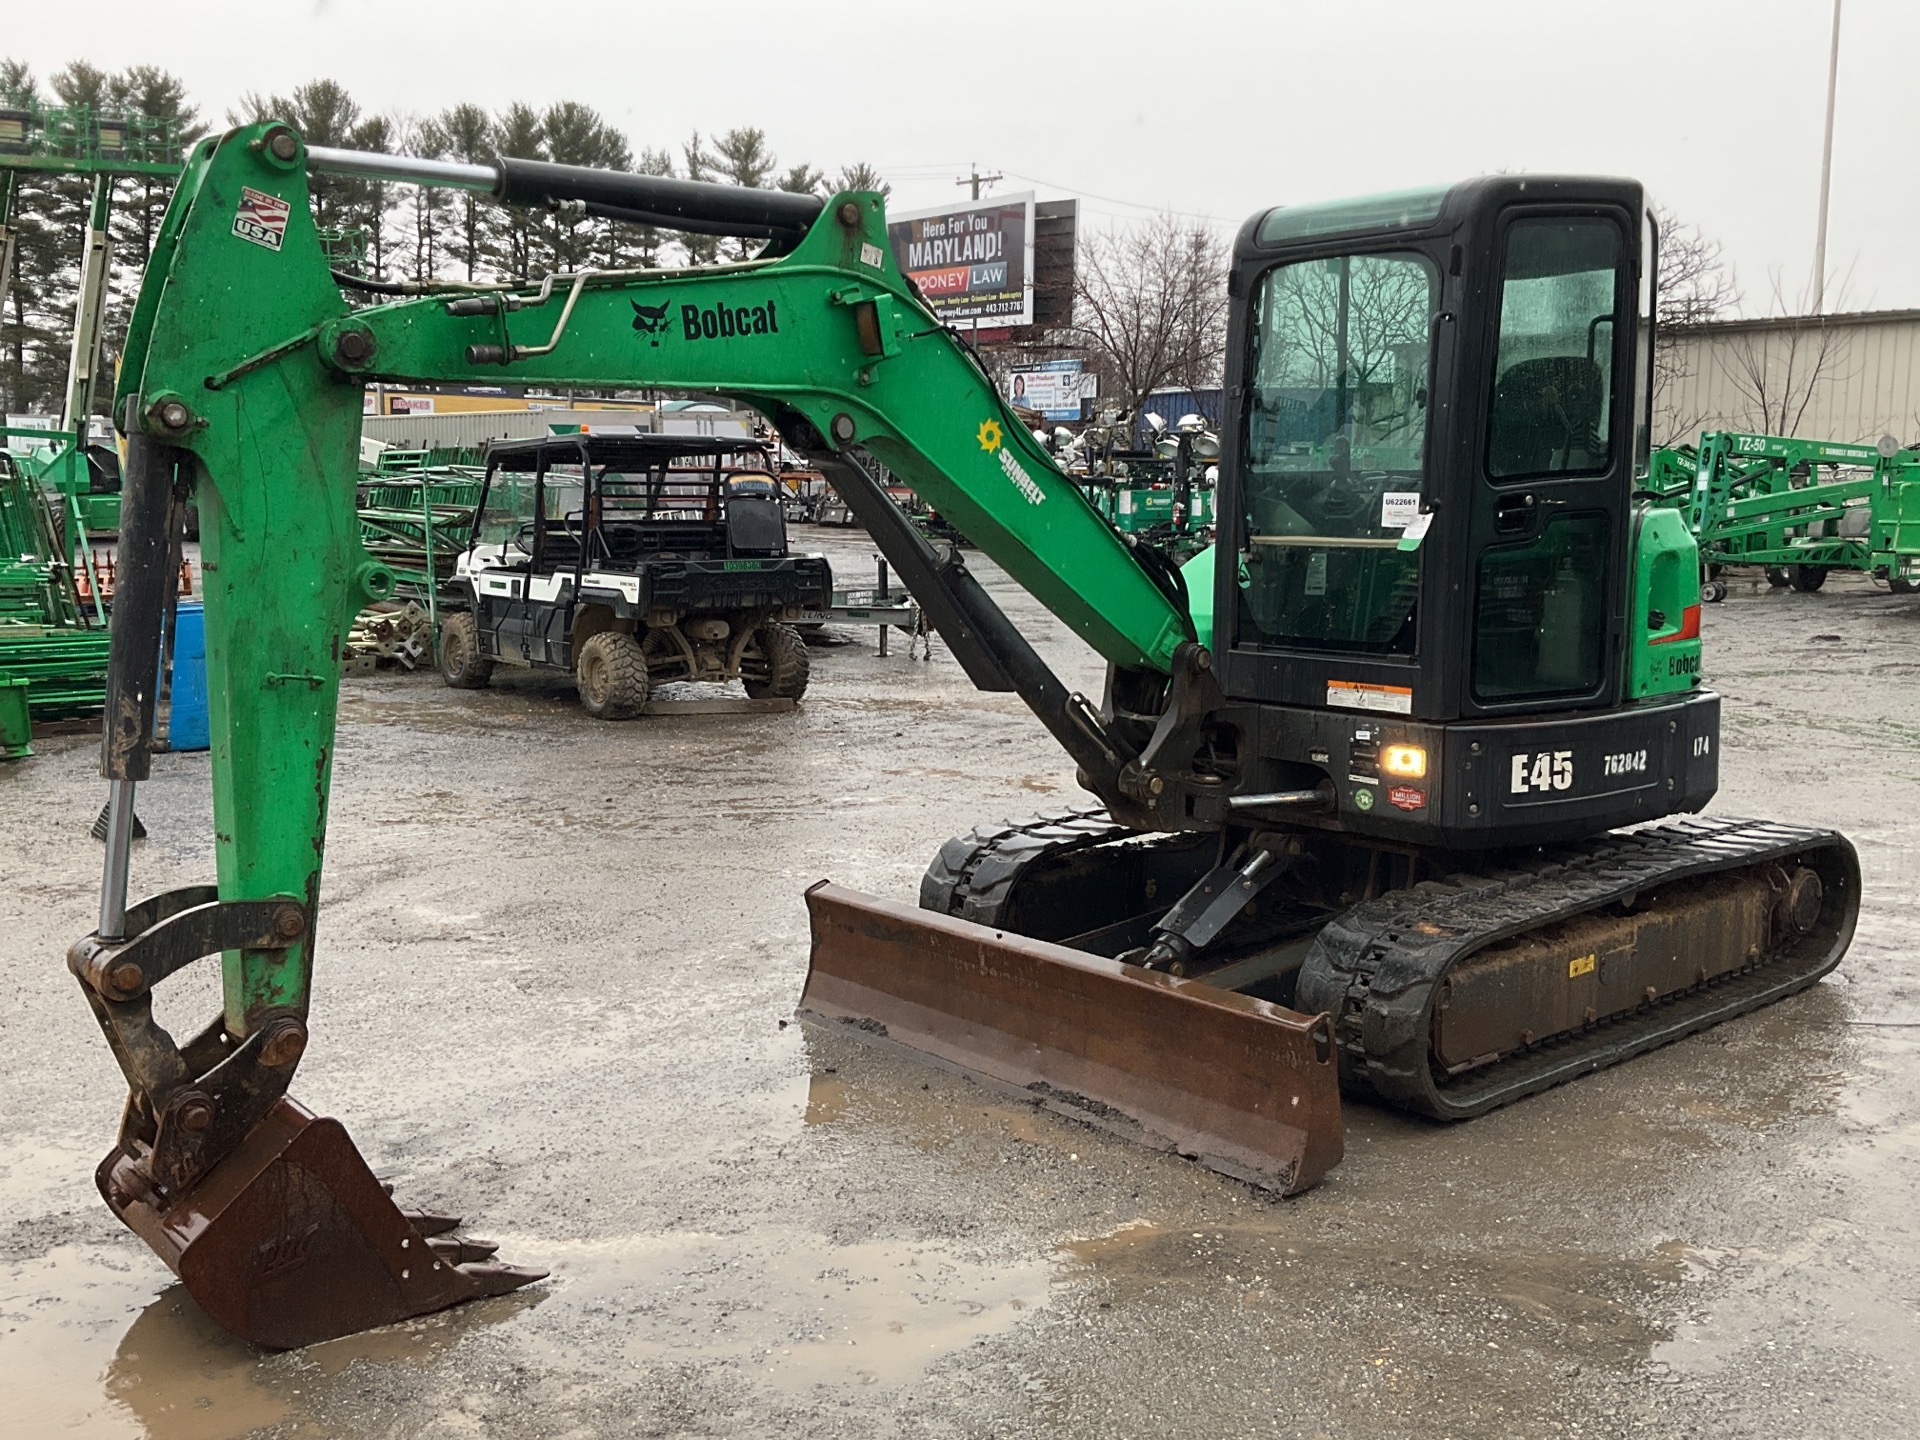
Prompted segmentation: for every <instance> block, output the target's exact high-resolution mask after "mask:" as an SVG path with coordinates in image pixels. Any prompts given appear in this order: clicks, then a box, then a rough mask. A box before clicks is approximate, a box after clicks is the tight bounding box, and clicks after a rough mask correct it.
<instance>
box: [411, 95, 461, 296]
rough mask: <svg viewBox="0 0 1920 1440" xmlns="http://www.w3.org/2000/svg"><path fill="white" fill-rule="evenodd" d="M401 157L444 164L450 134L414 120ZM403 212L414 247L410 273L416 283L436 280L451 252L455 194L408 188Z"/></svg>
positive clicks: (433, 187)
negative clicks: (449, 229) (449, 233)
mask: <svg viewBox="0 0 1920 1440" xmlns="http://www.w3.org/2000/svg"><path fill="white" fill-rule="evenodd" d="M398 144H399V148H400V153H401V154H403V155H418V156H419V157H420V158H421V159H423V160H444V159H446V158H447V151H448V149H449V148H450V147H449V145H448V141H447V132H446V130H445V129H444V128H443V127H442V126H441V123H440V121H439V120H437V119H432V118H429V119H426V120H410V121H408V122H406V123H405V124H404V125H403V126H402V127H401V130H400V138H399V141H398ZM401 209H402V211H403V213H404V214H405V215H406V217H407V237H408V243H409V245H410V247H411V252H412V253H411V255H410V257H409V260H408V263H407V266H406V271H407V274H408V275H409V276H410V277H411V278H412V279H414V280H416V281H426V280H431V279H433V278H434V277H435V276H436V275H438V274H439V273H440V261H441V257H442V255H443V254H445V253H446V251H447V250H448V249H450V248H451V247H450V245H449V244H448V239H447V226H448V222H449V220H450V219H451V218H452V216H453V212H454V199H453V196H452V194H451V193H450V192H449V191H447V190H444V189H442V188H441V187H439V186H438V185H414V186H410V187H408V190H407V192H406V199H405V200H403V201H402V202H401Z"/></svg>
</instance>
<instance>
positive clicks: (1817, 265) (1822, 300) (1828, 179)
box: [1813, 0, 1840, 315]
mask: <svg viewBox="0 0 1920 1440" xmlns="http://www.w3.org/2000/svg"><path fill="white" fill-rule="evenodd" d="M1839 78H1840V0H1833V43H1832V45H1831V46H1830V47H1829V48H1828V50H1827V131H1826V138H1825V140H1823V141H1822V142H1821V146H1820V233H1819V235H1818V236H1817V237H1816V238H1815V239H1814V242H1813V313H1814V314H1816V315H1822V314H1825V313H1826V309H1827V192H1828V190H1829V189H1830V188H1831V187H1832V185H1833V95H1834V86H1835V82H1836V81H1837V80H1838V79H1839Z"/></svg>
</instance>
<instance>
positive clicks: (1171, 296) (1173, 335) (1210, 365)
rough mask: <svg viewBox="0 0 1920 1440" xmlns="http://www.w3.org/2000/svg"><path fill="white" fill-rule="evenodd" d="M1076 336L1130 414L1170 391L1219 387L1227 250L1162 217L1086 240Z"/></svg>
mask: <svg viewBox="0 0 1920 1440" xmlns="http://www.w3.org/2000/svg"><path fill="white" fill-rule="evenodd" d="M1073 331H1074V333H1075V335H1076V336H1077V337H1078V338H1079V339H1081V340H1082V341H1083V342H1084V343H1085V344H1086V345H1087V347H1088V348H1089V349H1090V350H1091V351H1092V352H1093V355H1094V358H1095V361H1096V364H1097V365H1098V367H1099V369H1101V370H1102V371H1103V372H1104V378H1105V380H1106V381H1107V382H1108V386H1107V393H1108V394H1111V395H1114V396H1115V397H1116V398H1118V399H1120V400H1122V401H1123V402H1124V404H1125V407H1126V408H1127V409H1128V410H1134V409H1137V408H1138V407H1139V405H1140V402H1141V400H1142V399H1143V398H1144V397H1145V396H1146V395H1148V394H1149V393H1150V392H1152V391H1154V390H1157V389H1161V388H1163V387H1165V386H1168V385H1180V386H1184V387H1186V388H1188V389H1200V388H1203V387H1206V386H1210V385H1215V384H1218V383H1219V379H1220V363H1221V360H1222V358H1223V357H1224V356H1225V354H1226V343H1227V333H1226V332H1227V247H1226V245H1225V243H1224V242H1223V241H1222V240H1221V239H1220V237H1219V236H1218V235H1216V234H1215V233H1214V232H1213V231H1212V230H1210V229H1208V228H1207V227H1206V226H1204V225H1189V224H1186V223H1183V222H1182V221H1180V220H1177V219H1175V218H1174V217H1173V216H1172V215H1171V214H1167V213H1164V212H1163V213H1161V214H1158V215H1156V216H1154V217H1153V218H1152V219H1151V220H1148V221H1146V222H1144V223H1142V224H1139V225H1135V226H1130V227H1126V228H1115V229H1111V230H1107V231H1104V232H1101V233H1099V234H1093V235H1088V236H1086V237H1085V238H1084V239H1083V240H1082V241H1081V245H1080V256H1079V260H1078V264H1077V266H1076V271H1075V276H1074V324H1073Z"/></svg>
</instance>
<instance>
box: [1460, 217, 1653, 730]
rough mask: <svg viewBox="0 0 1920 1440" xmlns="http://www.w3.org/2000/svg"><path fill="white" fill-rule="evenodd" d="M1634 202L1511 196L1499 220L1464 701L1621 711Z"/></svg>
mask: <svg viewBox="0 0 1920 1440" xmlns="http://www.w3.org/2000/svg"><path fill="white" fill-rule="evenodd" d="M1635 209H1637V204H1636V205H1635V206H1634V207H1628V206H1624V205H1621V206H1615V205H1606V204H1586V205H1582V206H1578V207H1573V206H1564V205H1562V206H1551V205H1518V206H1509V207H1507V208H1506V209H1504V210H1503V211H1502V212H1501V213H1500V217H1499V220H1498V223H1497V224H1496V226H1495V229H1494V236H1493V239H1494V245H1493V250H1494V257H1495V261H1496V272H1495V273H1496V279H1495V281H1494V287H1493V290H1492V293H1491V295H1490V298H1491V300H1492V302H1493V303H1492V304H1491V306H1490V307H1489V310H1490V312H1491V313H1490V315H1489V320H1488V326H1489V329H1488V333H1487V334H1486V335H1485V337H1484V341H1483V343H1484V351H1483V353H1484V356H1485V361H1484V373H1485V381H1484V384H1485V389H1484V390H1483V392H1482V393H1483V397H1484V407H1483V408H1484V423H1483V425H1482V428H1481V438H1480V443H1479V447H1478V449H1479V464H1478V467H1477V469H1478V472H1479V473H1478V475H1477V477H1474V479H1473V481H1472V483H1471V484H1470V485H1469V486H1467V487H1463V488H1465V489H1466V491H1467V493H1469V494H1471V495H1472V497H1473V498H1472V501H1471V504H1470V506H1469V514H1470V519H1469V525H1468V531H1469V536H1468V571H1469V577H1470V578H1469V584H1468V596H1469V599H1468V609H1467V614H1466V616H1465V621H1466V625H1467V629H1468V635H1467V645H1466V647H1465V648H1466V652H1467V655H1468V657H1469V660H1468V666H1467V671H1468V673H1467V683H1466V685H1465V694H1464V695H1463V696H1462V704H1461V709H1462V711H1463V712H1465V713H1478V714H1500V713H1503V712H1506V713H1527V714H1537V713H1541V712H1545V711H1558V710H1583V709H1600V708H1607V707H1611V706H1612V705H1614V704H1616V703H1618V700H1619V690H1620V645H1621V642H1622V631H1621V627H1622V624H1623V620H1622V611H1623V610H1624V588H1625V576H1626V569H1627V565H1626V560H1627V549H1628V545H1629V543H1630V540H1631V534H1630V531H1631V524H1630V516H1629V508H1628V507H1629V496H1630V493H1631V490H1632V475H1633V430H1634V424H1635V419H1636V416H1635V413H1634V410H1635V407H1634V403H1633V390H1634V387H1633V326H1634V302H1635V296H1636V294H1637V279H1638V272H1639V268H1640V263H1639V258H1638V237H1639V222H1638V216H1637V214H1635V213H1634V210H1635Z"/></svg>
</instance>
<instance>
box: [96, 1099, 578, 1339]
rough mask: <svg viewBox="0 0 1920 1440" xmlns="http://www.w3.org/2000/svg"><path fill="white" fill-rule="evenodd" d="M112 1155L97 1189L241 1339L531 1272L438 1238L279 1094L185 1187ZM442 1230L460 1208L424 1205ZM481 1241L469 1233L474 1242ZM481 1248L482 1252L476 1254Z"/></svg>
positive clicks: (339, 1132)
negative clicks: (450, 1210) (154, 1178)
mask: <svg viewBox="0 0 1920 1440" xmlns="http://www.w3.org/2000/svg"><path fill="white" fill-rule="evenodd" d="M133 1169H134V1167H133V1166H132V1165H131V1164H130V1162H129V1161H128V1159H127V1157H126V1156H124V1155H123V1154H122V1153H121V1152H119V1151H115V1152H114V1153H113V1154H112V1155H109V1156H108V1157H107V1159H106V1160H105V1161H104V1162H103V1163H102V1164H101V1167H100V1172H99V1179H100V1188H101V1192H102V1194H104V1195H105V1196H106V1200H107V1204H108V1205H109V1206H111V1207H112V1209H113V1211H114V1213H115V1214H117V1215H118V1216H119V1217H120V1218H121V1220H122V1221H123V1222H125V1224H126V1225H127V1227H128V1228H129V1229H131V1230H132V1231H133V1232H134V1233H135V1234H137V1235H139V1236H140V1237H141V1238H142V1239H143V1240H145V1241H146V1242H147V1243H148V1244H149V1245H150V1246H152V1247H153V1249H154V1250H155V1252H157V1253H158V1254H159V1256H160V1258H161V1259H163V1260H165V1261H166V1262H167V1264H168V1266H169V1267H170V1268H171V1269H172V1270H173V1272H174V1273H175V1274H176V1275H178V1276H179V1277H180V1279H181V1282H182V1283H183V1284H185V1286H186V1287H187V1292H188V1293H189V1294H190V1295H192V1296H193V1298H194V1299H195V1300H196V1301H197V1302H198V1303H199V1305H200V1308H201V1309H202V1310H204V1311H206V1313H207V1315H208V1316H209V1317H210V1318H211V1319H212V1320H214V1321H215V1322H216V1323H217V1324H219V1325H220V1326H221V1327H222V1328H224V1329H226V1330H228V1331H230V1332H231V1333H233V1334H234V1335H237V1336H239V1337H240V1338H241V1339H242V1340H247V1341H251V1342H252V1343H254V1344H256V1345H264V1346H268V1347H271V1348H273V1349H279V1350H288V1349H294V1348H296V1347H299V1346H302V1345H313V1344H317V1343H318V1342H320V1341H322V1340H332V1339H335V1338H337V1337H338V1336H341V1335H351V1334H353V1333H354V1332H356V1331H359V1330H368V1329H372V1328H373V1327H375V1326H379V1325H391V1324H393V1323H394V1322H396V1321H399V1320H405V1319H408V1318H409V1317H411V1316H415V1315H426V1314H430V1313H432V1312H433V1311H436V1310H444V1309H446V1308H447V1307H448V1306H450V1305H458V1304H459V1303H461V1302H462V1301H464V1300H474V1299H478V1298H481V1297H483V1296H489V1295H501V1294H505V1293H506V1292H508V1291H511V1290H517V1289H519V1288H520V1287H521V1286H522V1285H527V1284H530V1283H532V1282H533V1281H535V1280H540V1279H544V1278H545V1275H546V1272H545V1271H543V1270H526V1269H521V1268H518V1267H515V1266H510V1265H502V1264H500V1263H498V1262H494V1261H489V1260H487V1259H485V1255H490V1254H491V1253H492V1251H491V1247H485V1246H484V1242H478V1243H475V1244H474V1247H473V1248H474V1250H475V1252H476V1253H475V1254H474V1255H473V1256H472V1257H471V1258H472V1259H474V1260H475V1261H477V1262H479V1263H466V1261H467V1258H468V1257H467V1256H466V1255H465V1254H464V1253H463V1254H461V1255H459V1256H457V1257H456V1258H451V1259H449V1258H444V1257H443V1256H442V1255H441V1254H439V1253H436V1252H437V1251H439V1250H441V1249H443V1248H445V1247H446V1246H447V1245H449V1244H451V1245H455V1246H462V1248H463V1250H464V1246H463V1242H460V1241H457V1240H455V1241H451V1242H449V1241H441V1242H439V1243H438V1244H436V1243H434V1242H433V1241H430V1240H429V1237H428V1234H427V1233H425V1232H423V1231H422V1229H421V1228H420V1225H419V1224H416V1223H415V1222H414V1221H413V1219H411V1218H410V1217H409V1216H408V1215H407V1214H406V1213H405V1212H403V1211H402V1210H401V1209H400V1208H399V1207H398V1206H397V1205H395V1204H394V1203H393V1200H392V1198H391V1197H390V1196H389V1195H388V1194H387V1193H386V1191H385V1189H384V1188H383V1187H382V1186H381V1184H380V1182H379V1181H378V1180H377V1179H375V1178H374V1175H373V1172H372V1171H371V1170H369V1169H368V1168H367V1162H366V1161H365V1160H364V1159H362V1158H361V1155H360V1152H359V1151H358V1150H356V1149H355V1148H354V1145H353V1142H352V1141H351V1140H350V1139H348V1138H347V1132H346V1130H345V1129H344V1128H342V1126H341V1125H340V1123H339V1122H338V1121H337V1120H328V1119H322V1118H319V1117H317V1116H315V1115H314V1114H312V1113H311V1112H310V1111H308V1110H306V1109H305V1108H304V1107H302V1106H300V1105H299V1104H297V1103H296V1102H294V1101H293V1100H291V1099H282V1100H281V1101H279V1102H278V1104H276V1105H275V1106H274V1108H273V1109H272V1110H271V1111H270V1112H268V1114H267V1116H266V1118H265V1119H263V1120H262V1121H261V1122H260V1123H259V1124H258V1125H256V1126H254V1128H253V1129H252V1130H251V1131H249V1132H248V1134H247V1135H246V1136H245V1137H244V1138H243V1139H242V1140H241V1142H240V1144H239V1145H238V1146H237V1147H236V1148H235V1149H234V1150H233V1152H232V1153H231V1154H229V1155H228V1156H227V1157H226V1158H225V1159H223V1160H222V1161H220V1163H219V1164H217V1165H216V1166H214V1167H213V1169H211V1170H210V1171H208V1172H207V1173H206V1175H204V1176H203V1177H202V1178H201V1179H200V1180H199V1181H198V1182H196V1183H195V1184H194V1185H192V1186H191V1187H189V1188H188V1189H186V1190H185V1191H183V1192H182V1193H180V1194H178V1195H170V1196H162V1195H160V1194H159V1193H158V1192H157V1191H155V1190H154V1189H153V1188H152V1187H151V1186H144V1187H143V1186H139V1185H135V1184H129V1183H127V1181H128V1179H129V1172H130V1171H132V1170H133ZM420 1221H421V1223H422V1224H424V1225H426V1226H427V1228H428V1230H429V1231H437V1232H438V1233H442V1234H444V1233H445V1231H446V1230H448V1229H451V1227H452V1225H453V1224H455V1223H457V1222H456V1221H453V1220H452V1219H451V1217H448V1216H442V1215H422V1216H421V1217H420ZM468 1243H472V1242H468ZM483 1249H484V1254H482V1253H480V1252H481V1251H482V1250H483Z"/></svg>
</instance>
